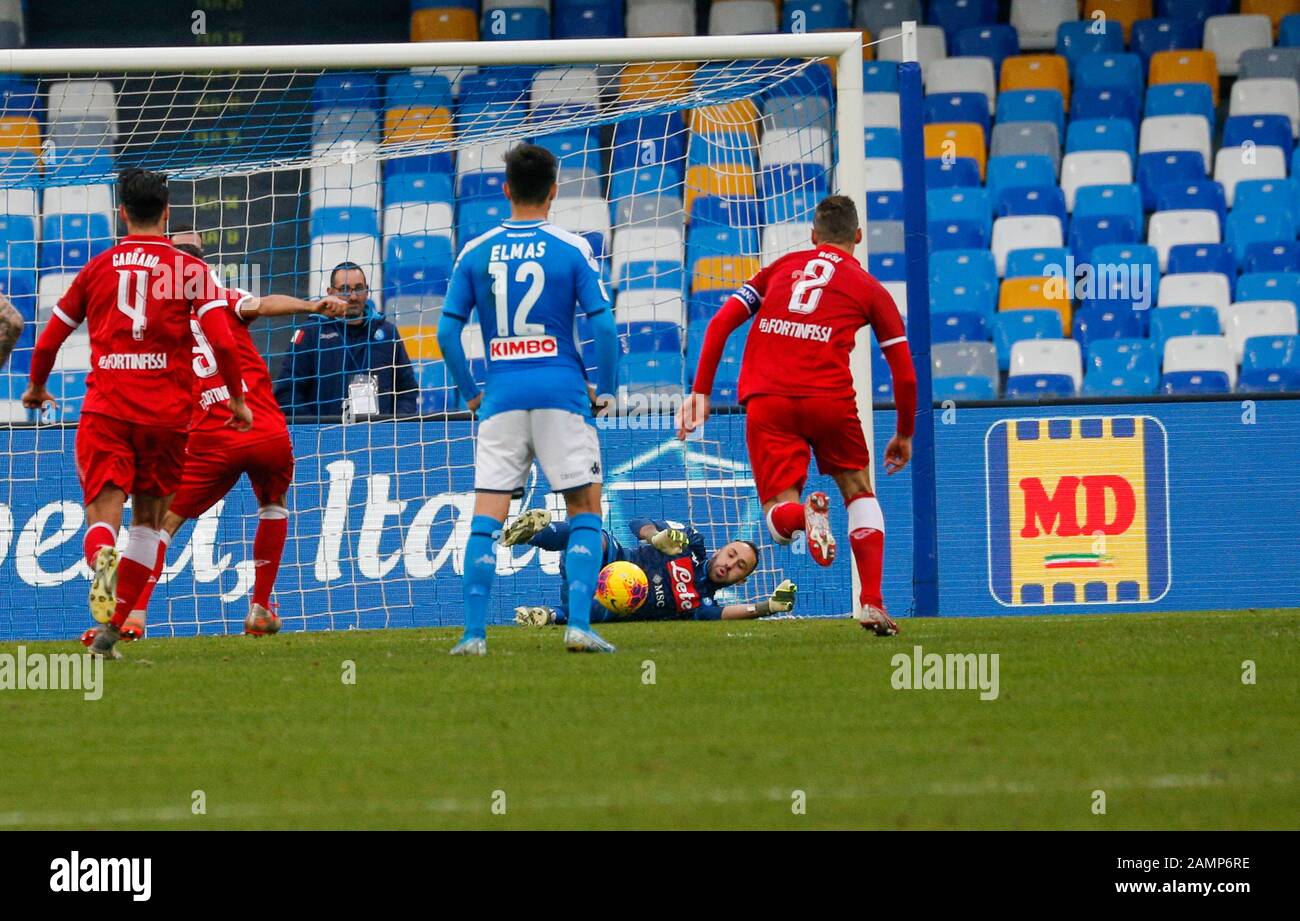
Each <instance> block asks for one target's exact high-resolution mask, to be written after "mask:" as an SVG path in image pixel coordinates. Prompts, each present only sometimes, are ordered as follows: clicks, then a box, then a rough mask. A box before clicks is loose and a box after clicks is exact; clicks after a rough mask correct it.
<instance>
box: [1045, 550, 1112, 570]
mask: <svg viewBox="0 0 1300 921" xmlns="http://www.w3.org/2000/svg"><path fill="white" fill-rule="evenodd" d="M1114 562H1115V561H1114V560H1113V559H1112V558H1111V557H1108V556H1106V555H1105V554H1102V553H1049V554H1047V556H1045V557H1043V566H1044V567H1045V568H1047V569H1100V568H1101V567H1103V566H1112V565H1114Z"/></svg>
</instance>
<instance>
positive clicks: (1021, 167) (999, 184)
mask: <svg viewBox="0 0 1300 921" xmlns="http://www.w3.org/2000/svg"><path fill="white" fill-rule="evenodd" d="M926 162H927V163H928V162H930V161H928V160H927V161H926ZM1055 183H1056V169H1055V167H1054V166H1053V164H1052V160H1051V158H1050V157H1044V156H1028V157H992V158H990V159H989V165H988V191H989V198H990V199H991V200H992V201H998V200H999V199H1000V198H1001V196H1002V193H1003V192H1004V191H1005V190H1006V189H1010V188H1016V187H1022V186H1030V187H1036V188H1042V187H1043V186H1049V185H1054V184H1055ZM926 184H927V185H932V184H933V183H931V181H930V174H929V173H928V172H927V173H926ZM976 184H978V183H976ZM1066 204H1067V206H1068V205H1069V200H1068V198H1067V200H1066Z"/></svg>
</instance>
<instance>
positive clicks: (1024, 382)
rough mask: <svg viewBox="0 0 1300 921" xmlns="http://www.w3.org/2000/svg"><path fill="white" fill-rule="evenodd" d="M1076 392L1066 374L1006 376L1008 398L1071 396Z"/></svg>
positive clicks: (1036, 398)
mask: <svg viewBox="0 0 1300 921" xmlns="http://www.w3.org/2000/svg"><path fill="white" fill-rule="evenodd" d="M1075 393H1076V390H1075V387H1074V382H1073V381H1072V380H1071V379H1070V376H1069V375H1068V374H1012V375H1009V376H1008V377H1007V389H1006V394H1005V396H1006V398H1007V399H1008V400H1030V399H1033V400H1039V399H1042V398H1044V397H1048V398H1050V397H1071V396H1074V395H1075Z"/></svg>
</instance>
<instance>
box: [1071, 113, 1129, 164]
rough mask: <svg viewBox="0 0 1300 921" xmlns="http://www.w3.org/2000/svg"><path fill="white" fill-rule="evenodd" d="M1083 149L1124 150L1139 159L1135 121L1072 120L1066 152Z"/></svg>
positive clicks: (1106, 119) (1110, 119) (1118, 119)
mask: <svg viewBox="0 0 1300 921" xmlns="http://www.w3.org/2000/svg"><path fill="white" fill-rule="evenodd" d="M1082 150H1122V151H1123V152H1124V153H1126V154H1128V156H1129V159H1130V160H1136V159H1137V139H1136V137H1135V136H1134V134H1133V123H1132V122H1130V121H1128V120H1126V119H1122V118H1086V119H1080V120H1077V121H1072V122H1070V127H1069V129H1068V131H1067V132H1066V135H1065V152H1066V153H1076V152H1078V151H1082Z"/></svg>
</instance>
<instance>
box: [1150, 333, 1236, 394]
mask: <svg viewBox="0 0 1300 921" xmlns="http://www.w3.org/2000/svg"><path fill="white" fill-rule="evenodd" d="M1161 366H1162V374H1161V381H1160V389H1161V391H1162V392H1164V393H1228V392H1231V391H1232V389H1233V388H1234V387H1235V386H1236V384H1237V362H1236V361H1235V360H1234V359H1233V356H1232V346H1231V345H1230V344H1229V342H1228V339H1227V337H1226V336H1175V337H1173V338H1172V339H1168V340H1166V341H1165V345H1164V359H1163V361H1162V362H1161ZM1197 378H1199V379H1197Z"/></svg>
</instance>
